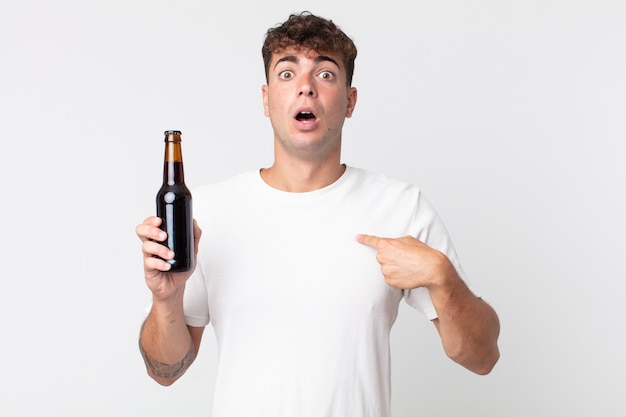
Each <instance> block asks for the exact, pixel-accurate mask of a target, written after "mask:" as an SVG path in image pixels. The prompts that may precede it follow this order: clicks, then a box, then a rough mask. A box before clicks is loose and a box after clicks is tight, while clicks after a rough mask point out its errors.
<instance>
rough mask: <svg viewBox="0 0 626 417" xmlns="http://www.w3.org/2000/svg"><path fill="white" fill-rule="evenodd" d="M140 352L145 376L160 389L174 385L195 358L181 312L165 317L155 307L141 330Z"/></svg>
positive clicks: (193, 345)
mask: <svg viewBox="0 0 626 417" xmlns="http://www.w3.org/2000/svg"><path fill="white" fill-rule="evenodd" d="M139 349H140V351H141V355H142V357H143V359H144V362H145V364H146V369H147V371H148V374H149V375H150V376H151V377H152V378H153V379H154V380H156V381H157V382H158V383H159V384H162V385H171V384H172V383H174V381H176V380H177V379H178V378H179V377H180V376H182V375H183V374H184V373H185V371H186V370H187V369H188V368H189V366H190V365H191V364H192V363H193V361H194V359H195V358H196V347H195V344H194V343H193V340H192V338H191V335H190V333H189V329H188V328H187V325H186V324H185V322H184V317H183V315H182V311H179V312H176V313H174V314H173V315H172V314H165V313H164V312H163V311H161V310H159V308H158V307H155V306H153V309H152V311H151V312H150V314H149V315H148V318H147V319H146V321H145V322H144V323H143V326H142V328H141V333H140V337H139Z"/></svg>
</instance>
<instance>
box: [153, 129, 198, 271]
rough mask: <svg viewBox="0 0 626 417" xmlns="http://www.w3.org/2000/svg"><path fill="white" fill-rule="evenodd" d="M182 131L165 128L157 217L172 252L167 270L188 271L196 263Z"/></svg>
mask: <svg viewBox="0 0 626 417" xmlns="http://www.w3.org/2000/svg"><path fill="white" fill-rule="evenodd" d="M181 140H182V139H181V132H180V131H178V130H167V131H165V159H164V163H163V185H162V186H161V189H160V190H159V192H158V193H157V196H156V209H157V216H158V217H160V218H161V219H162V220H163V222H162V223H161V229H163V230H164V231H165V232H166V233H167V240H165V241H164V242H163V244H164V245H166V246H167V247H168V248H170V249H171V250H172V251H174V259H172V260H169V261H168V262H169V263H170V264H171V265H172V268H171V269H170V271H172V272H184V271H190V270H192V269H193V267H194V265H195V256H194V245H193V207H192V199H191V192H190V191H189V189H188V188H187V186H186V185H185V174H184V170H183V152H182V147H181Z"/></svg>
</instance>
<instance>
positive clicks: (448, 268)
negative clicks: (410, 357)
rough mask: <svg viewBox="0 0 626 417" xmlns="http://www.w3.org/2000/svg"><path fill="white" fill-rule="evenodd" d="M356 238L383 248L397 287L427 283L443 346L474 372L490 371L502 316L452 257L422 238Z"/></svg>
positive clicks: (384, 264)
mask: <svg viewBox="0 0 626 417" xmlns="http://www.w3.org/2000/svg"><path fill="white" fill-rule="evenodd" d="M357 241H358V242H360V243H362V244H365V245H368V246H371V247H373V248H374V249H376V250H377V251H378V253H377V255H376V259H377V261H378V262H379V263H380V265H381V271H382V273H383V276H384V277H385V281H386V282H387V284H389V285H390V286H392V287H395V288H401V289H412V288H418V287H426V288H428V290H429V292H430V296H431V299H432V301H433V305H434V307H435V310H436V311H437V315H438V318H436V319H435V320H433V323H434V325H435V327H436V328H437V331H438V332H439V335H440V337H441V342H442V344H443V348H444V351H445V352H446V354H447V355H448V357H450V358H451V359H452V360H453V361H455V362H457V363H459V364H460V365H462V366H464V367H465V368H467V369H469V370H470V371H472V372H475V373H477V374H480V375H485V374H488V373H489V372H491V370H492V369H493V367H494V366H495V364H496V362H497V361H498V359H499V357H500V352H499V350H498V344H497V341H498V336H499V334H500V322H499V320H498V316H497V314H496V312H495V311H494V310H493V309H492V308H491V307H490V306H489V305H488V304H487V303H486V302H484V301H483V300H482V299H480V298H478V297H476V296H475V295H474V294H473V293H472V292H471V291H470V289H469V288H468V287H467V286H466V285H465V283H464V282H463V280H462V279H461V278H460V277H459V275H458V274H457V272H456V270H455V269H454V266H453V265H452V263H451V262H450V261H449V259H448V258H447V257H446V256H445V255H444V254H443V253H441V252H439V251H437V250H435V249H433V248H430V247H429V246H427V245H425V244H424V243H422V242H420V241H419V240H417V239H415V238H413V237H411V236H405V237H402V238H398V239H391V238H380V237H376V236H370V235H359V236H357Z"/></svg>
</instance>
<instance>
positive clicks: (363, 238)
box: [356, 234, 381, 249]
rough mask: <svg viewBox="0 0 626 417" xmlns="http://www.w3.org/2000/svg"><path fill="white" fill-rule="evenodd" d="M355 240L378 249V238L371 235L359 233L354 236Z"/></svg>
mask: <svg viewBox="0 0 626 417" xmlns="http://www.w3.org/2000/svg"><path fill="white" fill-rule="evenodd" d="M356 240H357V242H359V243H362V244H364V245H367V246H371V247H372V248H374V249H378V243H379V242H380V240H381V239H380V238H379V237H377V236H372V235H365V234H360V235H357V236H356Z"/></svg>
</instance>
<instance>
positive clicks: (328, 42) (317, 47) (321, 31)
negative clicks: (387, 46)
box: [261, 12, 356, 87]
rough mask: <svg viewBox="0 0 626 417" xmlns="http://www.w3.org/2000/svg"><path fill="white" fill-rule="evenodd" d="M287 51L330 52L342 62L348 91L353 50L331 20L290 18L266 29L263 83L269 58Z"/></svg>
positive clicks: (309, 16)
mask: <svg viewBox="0 0 626 417" xmlns="http://www.w3.org/2000/svg"><path fill="white" fill-rule="evenodd" d="M288 47H295V48H297V49H301V48H304V49H312V50H314V51H316V52H318V53H328V52H333V53H337V54H339V55H340V56H341V57H342V58H343V63H344V65H345V67H346V76H347V77H346V80H347V84H348V87H349V86H351V85H352V75H353V74H354V60H355V59H356V46H355V45H354V42H353V41H352V39H350V38H349V37H348V36H347V35H346V34H345V33H344V32H343V31H342V30H341V29H339V27H337V26H336V25H335V24H334V23H333V21H332V20H328V19H324V18H322V17H319V16H315V15H313V14H312V13H310V12H302V13H299V14H292V15H290V16H289V18H288V19H287V20H286V21H285V22H283V23H281V24H279V25H278V26H276V27H273V28H270V29H268V31H267V33H266V35H265V41H264V42H263V48H262V49H261V53H262V55H263V63H264V64H265V79H266V81H269V66H270V61H271V60H272V54H274V53H279V52H281V51H283V50H284V49H286V48H288Z"/></svg>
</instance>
